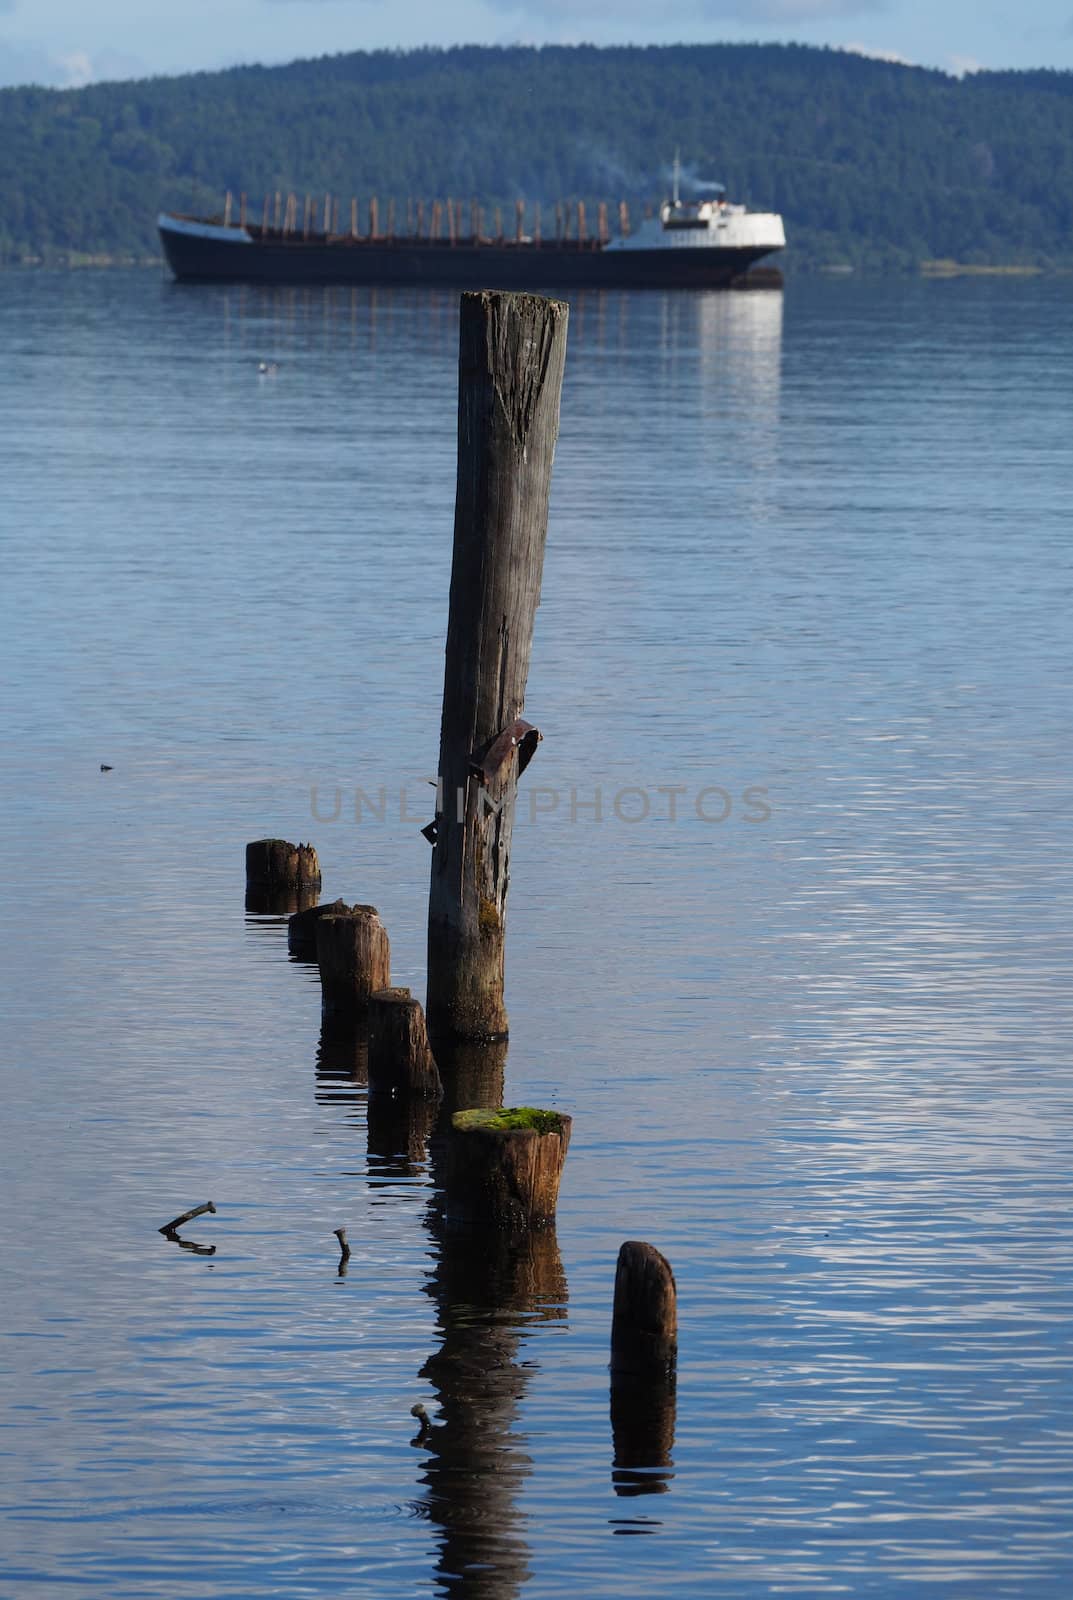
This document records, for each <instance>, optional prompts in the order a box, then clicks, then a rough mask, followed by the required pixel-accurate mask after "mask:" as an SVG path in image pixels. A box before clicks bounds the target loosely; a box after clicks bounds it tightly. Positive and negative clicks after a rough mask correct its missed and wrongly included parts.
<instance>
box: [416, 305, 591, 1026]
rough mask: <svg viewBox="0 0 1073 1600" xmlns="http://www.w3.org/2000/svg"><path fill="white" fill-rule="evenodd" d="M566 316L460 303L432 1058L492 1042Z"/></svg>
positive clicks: (431, 974) (502, 1022)
mask: <svg viewBox="0 0 1073 1600" xmlns="http://www.w3.org/2000/svg"><path fill="white" fill-rule="evenodd" d="M566 326H567V307H566V306H565V305H564V304H563V303H562V302H560V301H555V300H544V299H541V298H540V297H539V296H537V295H525V294H502V293H495V292H493V291H491V290H485V289H482V290H480V291H477V292H475V293H470V294H464V295H463V296H462V311H461V329H460V339H459V395H458V477H457V488H456V496H455V525H454V559H453V564H452V569H451V598H450V613H449V618H448V624H447V660H446V670H445V676H444V693H443V719H442V724H441V732H440V765H439V773H440V780H441V788H440V794H441V797H442V800H441V803H442V810H441V812H440V814H439V816H438V818H437V826H436V837H435V842H434V845H433V854H432V883H431V889H430V894H429V929H428V1004H427V1012H428V1020H429V1031H430V1033H431V1035H432V1041H433V1048H434V1049H435V1048H436V1046H437V1040H438V1038H439V1036H440V1035H444V1036H446V1037H448V1038H451V1037H454V1038H469V1039H479V1038H495V1037H499V1036H502V1035H504V1034H505V1033H506V1031H507V1013H506V1010H505V1009H504V1005H503V946H504V932H505V918H506V905H507V884H508V880H509V872H510V842H511V828H512V824H513V820H514V801H515V793H516V786H517V778H518V769H519V765H520V762H521V760H522V759H523V745H525V747H526V748H527V749H528V751H529V752H530V753H531V750H532V748H533V746H534V745H535V742H536V738H537V737H539V736H538V735H536V734H535V730H530V735H531V737H530V742H528V744H527V745H526V744H525V740H523V739H522V738H521V737H520V736H519V737H516V736H515V734H514V731H513V730H514V728H515V725H516V724H517V723H518V721H519V719H520V717H521V712H522V707H523V704H524V701H525V683H526V678H527V676H528V672H529V657H530V653H531V650H532V643H533V622H534V618H535V616H536V608H537V603H538V601H539V599H540V581H541V574H542V571H543V566H544V544H545V539H546V535H547V527H548V494H549V490H550V486H551V469H552V462H553V459H554V455H555V441H556V438H557V435H558V431H559V397H560V393H561V390H562V380H563V365H564V362H565V358H566Z"/></svg>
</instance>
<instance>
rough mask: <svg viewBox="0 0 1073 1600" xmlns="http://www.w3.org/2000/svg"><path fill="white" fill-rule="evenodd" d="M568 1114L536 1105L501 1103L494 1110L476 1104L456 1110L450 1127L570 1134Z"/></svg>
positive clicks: (481, 1130) (467, 1129) (499, 1131)
mask: <svg viewBox="0 0 1073 1600" xmlns="http://www.w3.org/2000/svg"><path fill="white" fill-rule="evenodd" d="M571 1120H572V1119H571V1118H570V1117H568V1116H566V1115H565V1113H564V1112H561V1111H541V1110H540V1109H539V1107H537V1106H504V1107H502V1108H501V1109H500V1110H499V1111H494V1110H492V1109H491V1107H488V1106H478V1107H477V1108H476V1109H475V1110H473V1111H456V1112H455V1114H454V1116H453V1117H452V1118H451V1126H452V1128H457V1129H458V1131H459V1132H460V1133H524V1132H526V1131H528V1132H531V1133H560V1134H561V1133H562V1132H563V1130H564V1127H565V1130H566V1137H567V1139H569V1137H570V1123H571Z"/></svg>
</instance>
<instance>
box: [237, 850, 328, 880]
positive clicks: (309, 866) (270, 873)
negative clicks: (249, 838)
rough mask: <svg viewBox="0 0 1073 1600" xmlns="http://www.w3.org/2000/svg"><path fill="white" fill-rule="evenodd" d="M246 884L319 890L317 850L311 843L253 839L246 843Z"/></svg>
mask: <svg viewBox="0 0 1073 1600" xmlns="http://www.w3.org/2000/svg"><path fill="white" fill-rule="evenodd" d="M246 883H247V885H248V886H249V885H254V884H256V885H259V886H263V887H265V888H274V889H296V888H298V887H299V886H303V887H306V888H310V889H319V888H320V862H319V861H318V860H317V852H316V851H315V850H314V848H313V846H312V845H311V844H290V843H289V842H288V841H287V840H286V839H255V840H254V841H253V843H252V844H248V845H247V846H246Z"/></svg>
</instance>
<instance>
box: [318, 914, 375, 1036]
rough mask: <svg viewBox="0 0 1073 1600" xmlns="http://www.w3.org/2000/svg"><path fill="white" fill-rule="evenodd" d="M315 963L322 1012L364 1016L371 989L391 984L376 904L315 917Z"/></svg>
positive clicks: (343, 1016)
mask: <svg viewBox="0 0 1073 1600" xmlns="http://www.w3.org/2000/svg"><path fill="white" fill-rule="evenodd" d="M317 965H318V966H319V967H320V982H321V994H322V998H323V1006H324V1012H325V1015H326V1016H329V1017H334V1018H337V1019H341V1018H345V1017H364V1016H365V1015H366V1013H367V1011H368V1006H369V996H370V995H371V994H372V993H373V991H374V989H387V988H388V987H389V986H390V984H391V948H390V945H389V943H388V936H387V929H386V928H385V927H384V924H383V923H382V922H381V921H380V917H379V915H378V914H377V910H376V907H375V906H351V907H350V908H349V909H348V910H346V911H336V912H333V913H332V914H331V915H329V916H326V917H318V918H317Z"/></svg>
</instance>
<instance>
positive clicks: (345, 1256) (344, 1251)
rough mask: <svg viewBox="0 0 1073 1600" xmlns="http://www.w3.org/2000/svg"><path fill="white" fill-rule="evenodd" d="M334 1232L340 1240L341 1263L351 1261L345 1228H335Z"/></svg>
mask: <svg viewBox="0 0 1073 1600" xmlns="http://www.w3.org/2000/svg"><path fill="white" fill-rule="evenodd" d="M332 1232H333V1233H334V1234H335V1237H336V1238H337V1239H338V1240H339V1259H340V1261H349V1260H350V1246H349V1245H348V1244H347V1242H346V1229H345V1228H333V1229H332Z"/></svg>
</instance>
